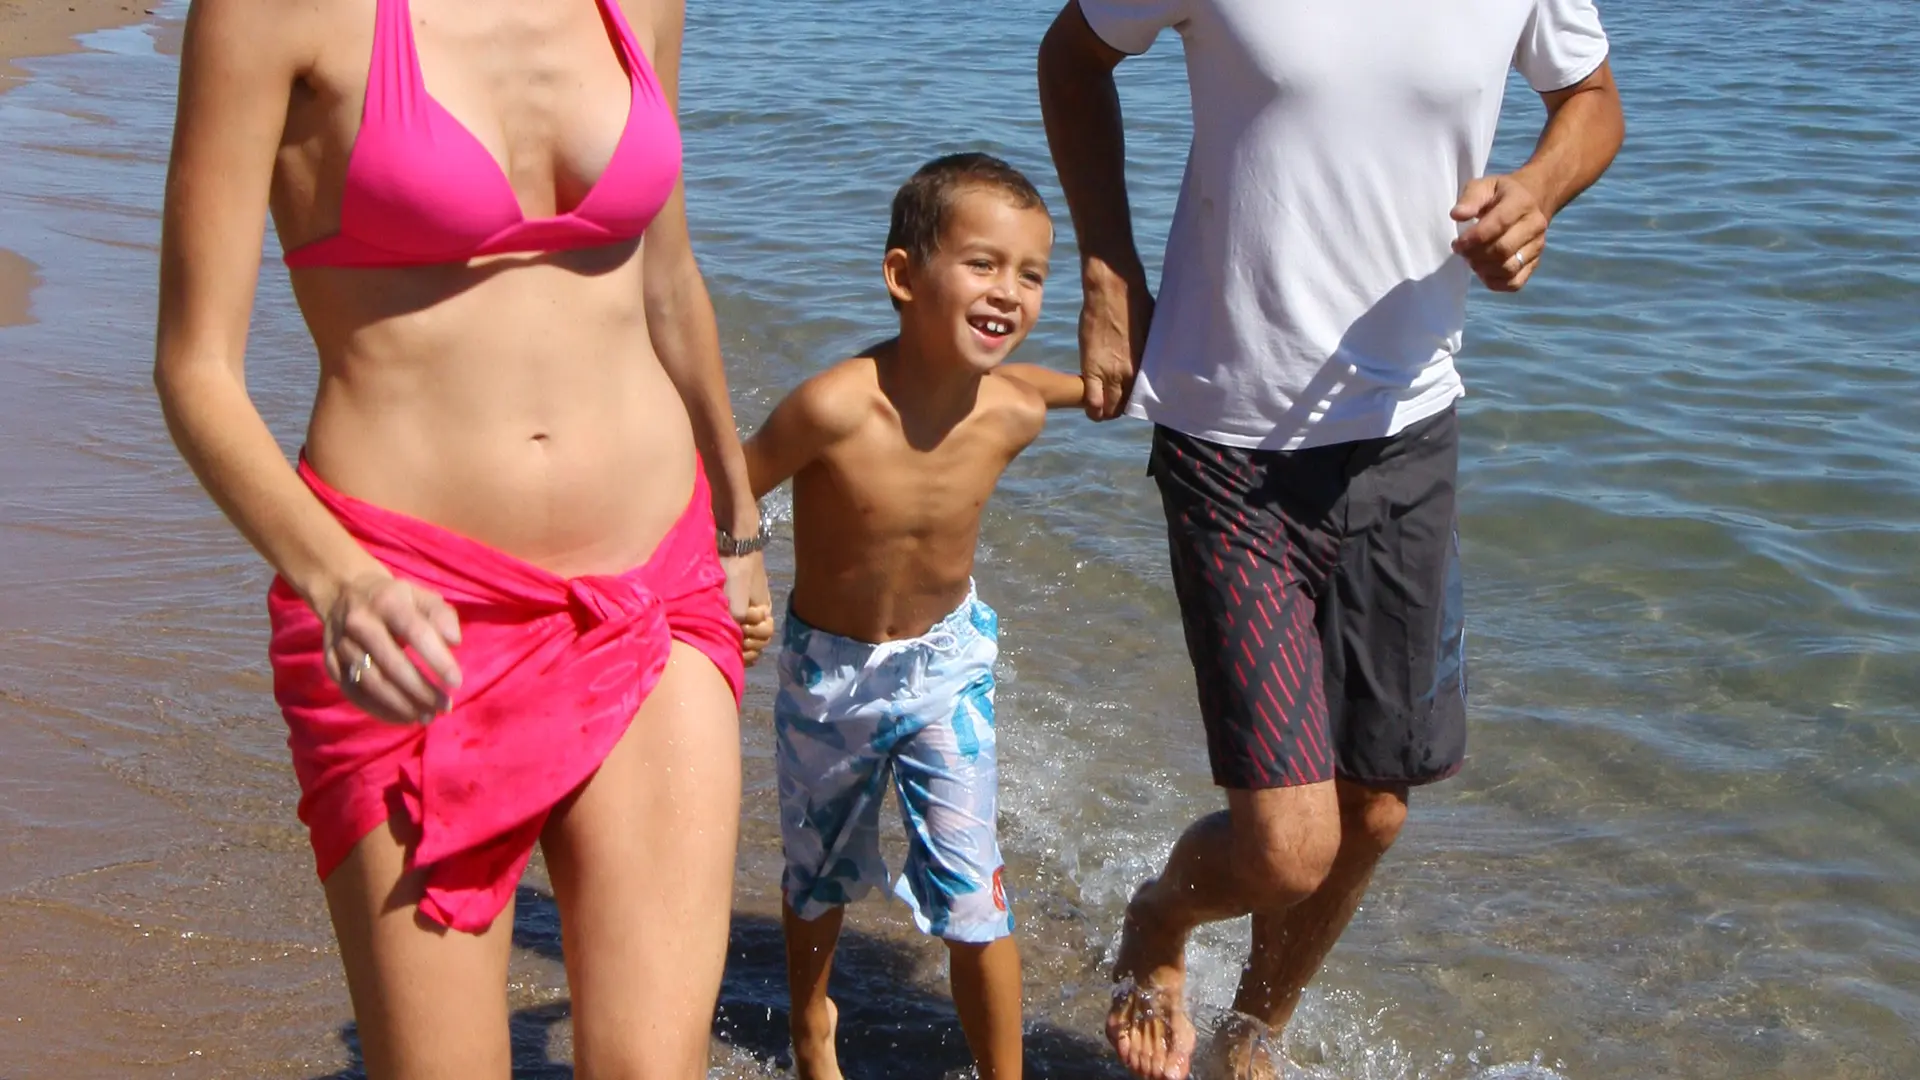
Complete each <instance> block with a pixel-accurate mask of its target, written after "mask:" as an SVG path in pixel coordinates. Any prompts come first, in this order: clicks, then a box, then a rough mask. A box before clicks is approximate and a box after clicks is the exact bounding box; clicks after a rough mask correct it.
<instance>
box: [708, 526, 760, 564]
mask: <svg viewBox="0 0 1920 1080" xmlns="http://www.w3.org/2000/svg"><path fill="white" fill-rule="evenodd" d="M713 532H714V538H713V542H714V547H715V548H717V549H718V550H719V552H720V554H721V556H722V557H723V558H728V559H737V558H739V557H740V556H742V555H752V554H754V553H755V552H758V551H763V550H765V549H766V546H767V534H766V531H765V530H761V531H759V532H756V533H754V534H753V535H752V536H749V537H745V538H743V539H735V538H734V535H733V534H732V533H730V532H728V531H727V530H725V529H718V528H716V529H714V530H713Z"/></svg>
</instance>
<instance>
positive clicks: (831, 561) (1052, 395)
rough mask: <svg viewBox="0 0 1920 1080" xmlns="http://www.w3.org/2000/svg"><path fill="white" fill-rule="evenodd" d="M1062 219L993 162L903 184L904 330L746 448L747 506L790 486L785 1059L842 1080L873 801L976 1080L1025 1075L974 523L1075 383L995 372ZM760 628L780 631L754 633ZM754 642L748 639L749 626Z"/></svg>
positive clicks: (952, 164) (989, 641)
mask: <svg viewBox="0 0 1920 1080" xmlns="http://www.w3.org/2000/svg"><path fill="white" fill-rule="evenodd" d="M1052 247H1053V225H1052V222H1051V220H1050V219H1049V217H1048V216H1047V211H1046V207H1045V206H1044V204H1043V203H1042V202H1041V199H1040V195H1039V193H1038V192H1036V191H1035V190H1034V188H1033V185H1032V183H1030V182H1029V181H1028V180H1027V178H1026V177H1024V176H1022V175H1021V174H1020V173H1019V172H1017V171H1015V170H1014V169H1013V168H1011V167H1010V166H1008V165H1007V164H1006V163H1005V162H1002V161H999V160H996V159H994V158H991V157H988V156H986V155H984V154H956V155H953V156H950V157H943V158H940V159H938V160H936V161H933V162H931V163H929V164H928V165H926V166H925V167H923V168H922V169H921V170H920V171H919V172H917V173H915V174H914V176H913V179H911V180H909V181H908V182H907V183H906V185H905V186H903V187H902V188H901V189H900V191H899V193H898V194H897V195H896V196H895V197H894V202H893V224H892V228H891V229H890V231H889V234H888V237H887V253H886V258H885V260H884V262H883V264H882V269H883V272H884V274H885V277H886V284H887V291H888V293H890V294H891V295H892V298H893V304H894V307H895V308H896V309H897V310H898V311H899V313H900V330H899V335H898V336H897V337H895V338H893V339H892V340H890V341H887V342H884V343H882V344H880V345H878V346H875V347H874V348H872V349H870V350H868V351H866V352H865V353H862V354H861V355H859V356H856V357H854V358H852V359H850V360H847V361H845V362H843V363H840V364H838V365H836V366H834V367H832V368H830V369H828V370H827V371H824V372H822V373H820V374H819V375H816V376H814V377H813V378H811V379H809V380H807V381H806V382H805V383H803V384H801V385H800V387H799V388H798V389H796V390H794V392H793V393H792V394H791V395H789V396H788V397H787V398H786V400H784V401H782V402H781V403H780V405H779V406H778V407H777V408H775V409H774V411H773V414H772V415H771V416H770V417H768V418H767V422H766V424H765V426H764V427H762V428H761V429H760V431H759V433H758V434H756V435H755V436H754V437H753V438H752V440H750V441H749V442H748V443H747V446H746V454H747V468H748V472H749V474H750V476H751V478H752V483H753V489H754V492H755V494H756V495H761V494H764V493H766V492H767V491H769V490H771V489H772V488H774V487H775V486H777V485H779V484H780V483H781V482H783V481H785V480H786V479H787V478H788V477H792V478H793V519H794V521H793V543H794V556H795V560H794V561H795V570H794V582H793V592H792V594H791V596H790V597H789V600H788V612H787V622H786V631H785V635H784V639H783V645H784V649H783V651H782V653H781V657H780V696H779V698H778V699H777V701H776V703H775V706H774V722H775V726H776V729H777V736H778V740H779V751H778V755H777V764H778V770H779V775H780V811H781V813H780V817H781V832H782V838H783V841H784V846H785V850H786V873H785V875H784V879H783V881H782V892H783V894H784V906H783V913H784V921H785V926H786V938H787V979H788V985H789V987H790V989H791V992H792V995H793V1009H792V1019H791V1025H792V1031H793V1051H794V1063H795V1066H796V1068H797V1071H798V1073H799V1075H800V1076H801V1077H802V1078H805V1080H817V1078H828V1080H837V1078H838V1077H839V1076H840V1069H839V1064H838V1062H837V1060H836V1057H835V1052H834V1019H835V1011H834V1006H833V1003H832V1001H830V1000H829V999H828V998H827V976H828V972H829V971H830V970H831V968H832V964H833V951H834V945H835V942H836V941H837V940H838V938H839V934H840V924H841V917H842V913H843V910H844V905H846V904H847V903H850V902H851V901H853V900H855V899H858V898H859V897H861V896H863V895H865V894H866V893H868V892H870V891H872V889H873V888H874V887H875V886H879V885H884V884H886V880H887V868H886V865H885V863H884V862H883V861H882V860H881V858H880V848H879V835H880V834H879V822H880V804H881V802H882V800H883V799H884V797H885V793H886V787H887V785H888V782H889V780H891V782H892V785H893V787H894V790H895V792H896V793H897V795H898V797H899V801H900V805H901V816H902V818H903V819H904V821H905V823H906V829H907V837H908V854H907V859H906V867H905V870H904V872H903V873H902V874H901V876H900V879H899V882H898V883H897V884H896V885H895V887H894V892H895V893H897V894H898V895H899V896H900V898H901V899H902V900H904V901H906V903H907V905H908V906H909V907H910V908H912V910H913V918H914V922H915V923H916V924H917V925H918V926H919V927H920V929H921V931H922V932H924V933H928V934H933V935H936V936H938V937H940V938H943V939H944V940H945V941H946V943H947V947H948V949H949V950H950V953H951V960H952V973H953V974H952V977H953V999H954V1004H955V1005H956V1006H957V1008H958V1011H959V1014H960V1024H961V1027H962V1028H963V1029H964V1030H965V1032H966V1036H967V1046H968V1047H969V1049H971V1050H972V1052H973V1057H974V1061H975V1063H976V1065H977V1067H978V1069H979V1073H980V1076H981V1077H983V1078H985V1080H1007V1078H1013V1077H1018V1076H1019V1075H1020V1065H1021V1059H1020V1053H1021V1038H1020V954H1019V951H1018V949H1017V948H1016V947H1015V945H1014V943H1013V939H1012V937H1011V936H1010V935H1011V934H1012V932H1013V916H1012V914H1011V913H1010V912H1009V911H1008V908H1007V899H1006V890H1005V886H1004V883H1003V881H1002V870H1003V864H1002V861H1001V858H1000V845H999V842H998V839H997V836H996V829H995V803H996V798H995V794H996V788H997V774H996V766H995V746H994V724H993V686H994V680H993V665H994V660H995V658H996V656H997V655H998V651H999V650H998V646H997V644H996V639H997V637H998V626H997V620H996V618H995V616H994V613H993V609H992V608H989V607H988V606H987V605H986V604H984V603H982V602H981V601H980V600H979V599H978V598H977V597H976V596H975V595H974V592H973V559H974V546H975V542H976V541H977V539H978V538H979V534H980V515H981V511H982V509H983V508H984V507H985V505H986V502H987V498H988V496H990V495H992V493H993V489H994V485H995V484H996V483H998V481H999V479H1000V474H1001V472H1002V471H1003V470H1004V469H1005V468H1006V467H1007V464H1008V463H1009V462H1011V461H1012V460H1013V458H1014V456H1015V455H1017V454H1019V453H1020V451H1021V450H1023V449H1025V448H1026V447H1027V445H1028V444H1029V443H1031V442H1032V441H1033V440H1034V438H1035V437H1036V436H1037V435H1039V434H1040V429H1041V427H1042V425H1043V424H1044V423H1045V421H1046V410H1047V409H1049V408H1070V407H1077V406H1078V405H1079V404H1080V401H1081V397H1082V392H1081V388H1082V383H1081V380H1080V379H1079V378H1078V377H1077V376H1071V375H1066V374H1063V373H1060V372H1054V371H1048V370H1047V369H1045V368H1039V367H1033V366H1031V365H1024V364H1021V365H1003V364H1002V361H1004V360H1005V359H1006V358H1007V356H1008V355H1009V354H1011V353H1012V352H1013V350H1014V349H1016V348H1018V347H1019V345H1020V342H1021V341H1022V340H1023V339H1025V338H1026V336H1027V333H1028V331H1029V330H1031V329H1032V327H1033V324H1034V321H1035V320H1036V319H1037V318H1038V316H1039V314H1040V296H1041V291H1042V289H1043V287H1044V286H1045V283H1046V275H1047V260H1048V257H1049V254H1050V253H1051V251H1052ZM761 632H762V633H770V628H765V629H763V630H762V631H761ZM750 636H751V631H750Z"/></svg>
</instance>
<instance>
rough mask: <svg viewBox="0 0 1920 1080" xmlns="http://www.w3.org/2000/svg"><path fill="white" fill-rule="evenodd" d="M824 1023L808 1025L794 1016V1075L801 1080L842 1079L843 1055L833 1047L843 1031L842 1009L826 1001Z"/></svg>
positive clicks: (831, 1001)
mask: <svg viewBox="0 0 1920 1080" xmlns="http://www.w3.org/2000/svg"><path fill="white" fill-rule="evenodd" d="M825 1000H826V1006H827V1007H826V1010H825V1013H826V1015H825V1017H824V1018H823V1019H824V1021H825V1023H815V1024H809V1023H807V1022H806V1021H804V1020H803V1019H801V1018H800V1017H798V1016H795V1017H794V1019H793V1023H792V1025H791V1030H792V1032H793V1074H794V1075H795V1076H797V1077H799V1078H800V1080H842V1078H841V1076H840V1055H839V1053H838V1052H837V1051H836V1050H835V1048H834V1037H835V1033H836V1032H837V1031H839V1029H840V1007H839V1006H837V1005H835V1004H834V1003H833V999H832V998H827V999H825Z"/></svg>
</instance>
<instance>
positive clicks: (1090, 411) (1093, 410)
mask: <svg viewBox="0 0 1920 1080" xmlns="http://www.w3.org/2000/svg"><path fill="white" fill-rule="evenodd" d="M1080 382H1081V383H1082V385H1083V389H1082V390H1081V391H1080V408H1081V409H1083V410H1085V412H1086V414H1087V418H1088V419H1089V420H1098V419H1100V412H1101V410H1103V409H1105V408H1106V400H1107V398H1106V393H1107V385H1106V384H1105V383H1103V382H1101V381H1100V377H1099V376H1098V375H1082V376H1080Z"/></svg>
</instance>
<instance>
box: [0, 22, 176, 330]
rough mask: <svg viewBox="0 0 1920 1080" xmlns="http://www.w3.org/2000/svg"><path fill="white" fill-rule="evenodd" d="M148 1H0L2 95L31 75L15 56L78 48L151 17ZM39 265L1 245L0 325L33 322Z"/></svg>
mask: <svg viewBox="0 0 1920 1080" xmlns="http://www.w3.org/2000/svg"><path fill="white" fill-rule="evenodd" d="M150 2H151V0H65V2H61V0H53V2H51V3H49V2H46V0H0V94H4V93H6V92H7V91H8V90H10V89H12V88H14V87H16V86H20V85H22V84H24V83H25V82H26V81H27V80H28V79H29V78H31V77H32V76H31V75H30V74H29V73H28V72H27V71H26V69H24V68H22V67H20V66H19V65H18V64H15V63H14V62H13V61H15V60H25V59H28V58H31V57H41V56H61V55H64V54H66V53H73V52H79V51H80V50H81V48H82V46H81V44H80V42H79V41H78V40H76V39H77V38H78V37H79V36H80V35H81V34H90V33H92V32H94V31H96V30H106V29H109V28H111V27H115V26H128V25H132V24H134V23H138V22H141V21H144V20H146V19H149V18H151V17H152V15H153V9H152V8H151V7H149V6H148V5H149V3H150ZM40 283H41V278H40V274H39V268H38V267H37V265H36V264H35V263H34V261H33V260H32V259H29V258H27V257H26V256H25V255H23V254H21V253H19V252H16V251H11V250H8V249H7V248H3V247H0V329H5V328H7V327H9V326H24V325H26V324H28V323H30V322H32V321H33V290H34V289H35V288H37V287H38V286H39V285H40Z"/></svg>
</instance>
